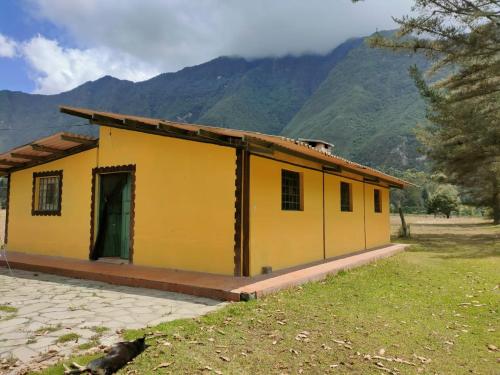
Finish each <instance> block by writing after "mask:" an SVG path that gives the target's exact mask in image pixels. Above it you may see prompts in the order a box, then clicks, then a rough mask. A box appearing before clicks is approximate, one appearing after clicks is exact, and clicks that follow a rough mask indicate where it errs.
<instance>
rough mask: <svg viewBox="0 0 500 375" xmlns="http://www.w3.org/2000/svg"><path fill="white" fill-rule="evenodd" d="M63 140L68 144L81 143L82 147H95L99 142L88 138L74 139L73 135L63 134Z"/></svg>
mask: <svg viewBox="0 0 500 375" xmlns="http://www.w3.org/2000/svg"><path fill="white" fill-rule="evenodd" d="M61 140H63V141H68V142H73V143H79V144H82V145H95V144H96V142H97V141H95V140H93V139H86V138H80V137H74V136H72V135H67V134H62V135H61Z"/></svg>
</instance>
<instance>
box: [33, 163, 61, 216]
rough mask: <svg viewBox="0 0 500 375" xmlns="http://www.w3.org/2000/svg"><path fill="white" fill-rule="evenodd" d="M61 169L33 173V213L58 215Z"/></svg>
mask: <svg viewBox="0 0 500 375" xmlns="http://www.w3.org/2000/svg"><path fill="white" fill-rule="evenodd" d="M61 188H62V171H55V172H41V173H33V202H32V210H31V213H32V214H33V215H60V214H61V193H62V190H61Z"/></svg>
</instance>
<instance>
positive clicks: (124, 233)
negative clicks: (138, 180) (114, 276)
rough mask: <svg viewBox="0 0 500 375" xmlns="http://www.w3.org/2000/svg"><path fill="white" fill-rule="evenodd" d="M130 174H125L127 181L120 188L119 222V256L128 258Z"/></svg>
mask: <svg viewBox="0 0 500 375" xmlns="http://www.w3.org/2000/svg"><path fill="white" fill-rule="evenodd" d="M130 209H131V194H130V174H127V181H126V182H125V185H124V186H123V190H122V217H121V220H122V223H121V228H120V229H121V249H120V257H121V258H122V259H129V258H130Z"/></svg>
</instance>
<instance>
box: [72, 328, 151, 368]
mask: <svg viewBox="0 0 500 375" xmlns="http://www.w3.org/2000/svg"><path fill="white" fill-rule="evenodd" d="M144 340H145V338H144V337H142V338H140V339H137V340H135V341H124V342H119V343H117V344H115V345H113V346H112V347H111V349H110V350H109V352H108V353H107V354H106V355H105V356H103V357H100V358H97V359H94V360H93V361H90V362H89V363H88V365H87V366H80V365H79V364H78V363H74V362H73V364H72V365H71V367H72V368H69V367H67V366H64V368H65V371H64V373H65V374H84V373H90V374H92V375H110V374H114V373H115V372H116V371H118V370H119V369H121V368H122V367H123V366H125V365H126V364H127V363H128V362H130V361H131V360H133V359H134V358H135V357H136V356H138V355H139V354H141V353H142V352H143V351H144V349H146V344H145V342H144Z"/></svg>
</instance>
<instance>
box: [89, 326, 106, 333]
mask: <svg viewBox="0 0 500 375" xmlns="http://www.w3.org/2000/svg"><path fill="white" fill-rule="evenodd" d="M90 329H91V330H92V331H94V332H95V333H98V334H103V333H104V332H107V331H109V328H108V327H104V326H95V327H90Z"/></svg>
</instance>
